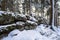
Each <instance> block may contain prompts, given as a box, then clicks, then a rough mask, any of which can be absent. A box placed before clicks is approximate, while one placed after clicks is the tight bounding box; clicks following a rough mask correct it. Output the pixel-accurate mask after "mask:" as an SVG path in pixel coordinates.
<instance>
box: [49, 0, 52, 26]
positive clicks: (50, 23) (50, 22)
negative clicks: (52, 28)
mask: <svg viewBox="0 0 60 40" xmlns="http://www.w3.org/2000/svg"><path fill="white" fill-rule="evenodd" d="M50 3H51V4H50V5H51V8H50V12H51V13H50V21H49V25H52V0H50Z"/></svg>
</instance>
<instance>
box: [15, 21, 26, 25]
mask: <svg viewBox="0 0 60 40" xmlns="http://www.w3.org/2000/svg"><path fill="white" fill-rule="evenodd" d="M16 24H17V25H23V24H25V23H24V22H21V21H20V22H16Z"/></svg>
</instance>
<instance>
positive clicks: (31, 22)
mask: <svg viewBox="0 0 60 40" xmlns="http://www.w3.org/2000/svg"><path fill="white" fill-rule="evenodd" d="M27 22H28V23H30V24H35V25H37V23H35V22H33V21H29V20H27Z"/></svg>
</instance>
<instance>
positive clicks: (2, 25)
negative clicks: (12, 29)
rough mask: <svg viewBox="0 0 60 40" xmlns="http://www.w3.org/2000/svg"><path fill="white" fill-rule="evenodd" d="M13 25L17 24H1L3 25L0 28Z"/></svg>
mask: <svg viewBox="0 0 60 40" xmlns="http://www.w3.org/2000/svg"><path fill="white" fill-rule="evenodd" d="M12 25H16V24H15V23H14V24H9V25H1V26H0V29H1V28H3V27H4V28H6V27H8V26H12Z"/></svg>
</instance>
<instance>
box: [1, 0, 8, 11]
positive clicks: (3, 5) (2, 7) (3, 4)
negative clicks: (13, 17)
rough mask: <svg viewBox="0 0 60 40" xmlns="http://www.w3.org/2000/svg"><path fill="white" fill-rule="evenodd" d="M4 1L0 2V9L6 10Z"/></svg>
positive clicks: (5, 0)
mask: <svg viewBox="0 0 60 40" xmlns="http://www.w3.org/2000/svg"><path fill="white" fill-rule="evenodd" d="M6 3H7V0H3V1H2V2H1V4H2V6H1V10H3V11H5V10H6Z"/></svg>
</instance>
